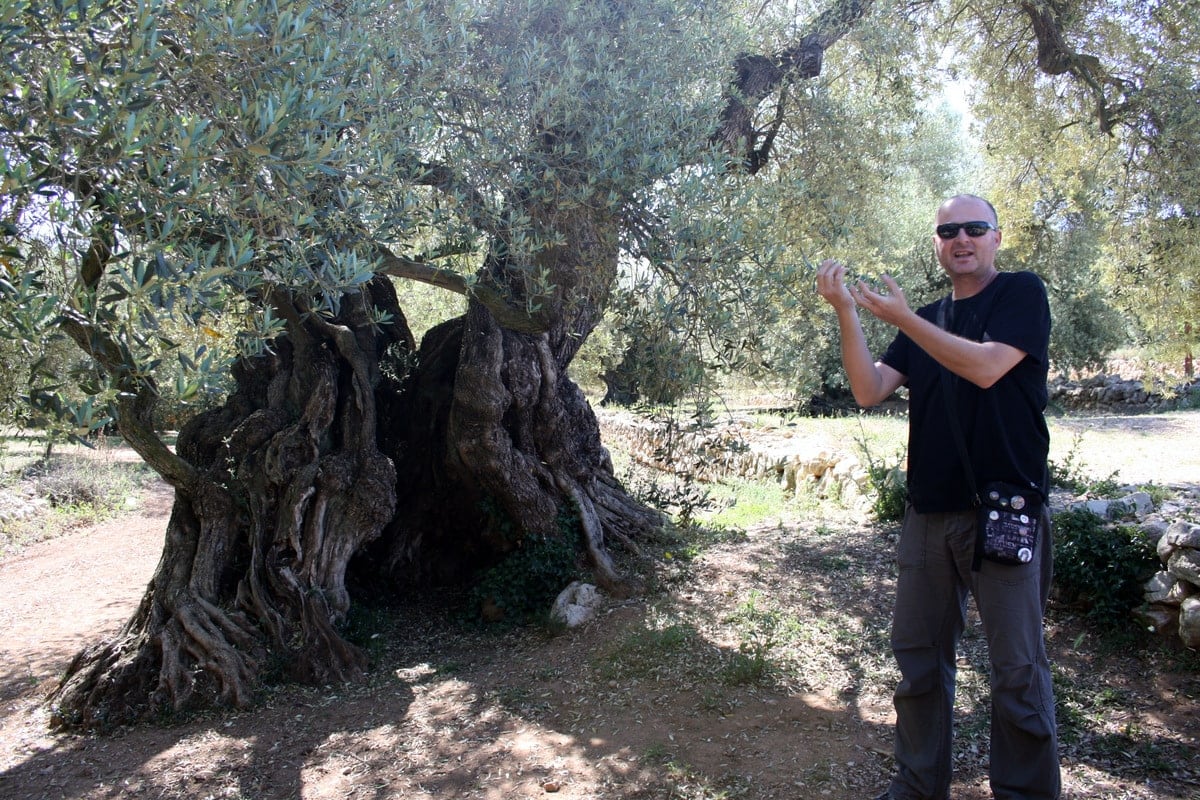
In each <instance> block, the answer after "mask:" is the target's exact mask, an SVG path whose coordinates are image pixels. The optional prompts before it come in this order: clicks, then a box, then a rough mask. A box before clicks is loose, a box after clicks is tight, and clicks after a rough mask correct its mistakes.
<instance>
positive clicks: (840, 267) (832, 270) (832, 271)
mask: <svg viewBox="0 0 1200 800" xmlns="http://www.w3.org/2000/svg"><path fill="white" fill-rule="evenodd" d="M817 294H819V295H821V297H823V298H824V299H825V302H827V303H829V305H831V306H833V308H834V310H835V311H839V312H843V311H852V310H854V305H855V303H854V296H853V295H851V294H850V289H849V288H848V287H847V286H846V267H845V265H844V264H841V263H839V262H837V261H834V260H833V259H831V258H827V259H825V260H824V261H822V262H821V266H820V267H818V268H817Z"/></svg>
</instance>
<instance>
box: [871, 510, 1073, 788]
mask: <svg viewBox="0 0 1200 800" xmlns="http://www.w3.org/2000/svg"><path fill="white" fill-rule="evenodd" d="M1042 523H1043V526H1044V527H1043V528H1042V531H1043V537H1042V538H1041V540H1040V542H1039V545H1038V552H1039V555H1040V558H1034V560H1033V561H1032V562H1030V563H1029V564H1023V565H1020V566H1008V565H1005V564H995V563H992V562H990V561H984V562H983V564H982V565H981V567H980V570H979V571H978V572H973V571H972V570H971V558H972V555H973V553H974V547H975V513H974V512H973V511H964V512H954V513H945V514H918V513H916V512H915V511H914V510H913V509H912V507H911V506H910V507H909V509H908V510H907V512H906V513H905V517H904V526H903V529H902V531H901V534H900V544H899V547H898V551H897V560H898V564H899V570H900V577H899V581H898V583H897V587H896V609H895V615H894V617H893V620H892V652H893V654H894V655H895V657H896V662H897V664H898V665H899V667H900V674H901V680H900V683H899V685H898V686H897V688H896V692H895V696H894V702H895V706H896V743H895V756H896V773H895V775H894V777H893V778H892V783H891V786H890V787H889V792H890V796H891V797H892V798H896V799H897V800H909V799H910V798H919V799H920V800H945V798H947V797H948V796H949V790H950V765H951V738H952V724H953V713H954V679H955V672H956V653H955V649H956V645H957V644H958V640H959V637H960V636H961V634H962V632H963V628H964V626H965V624H966V608H967V592H968V591H969V592H970V593H971V594H972V595H973V596H974V598H975V604H976V607H977V608H978V609H979V614H980V618H981V619H982V622H983V630H984V634H985V636H986V637H987V642H988V654H989V656H990V658H991V664H992V667H991V700H992V709H991V711H992V727H991V751H990V755H991V769H990V777H991V786H992V793H993V795H994V796H995V797H996V798H997V800H1016V798H1022V800H1026V799H1027V798H1028V799H1032V798H1045V799H1046V800H1053V799H1054V798H1057V797H1059V793H1060V785H1061V784H1060V775H1059V761H1058V738H1057V734H1056V730H1055V719H1054V693H1053V687H1052V685H1051V678H1050V663H1049V661H1048V660H1047V658H1046V645H1045V638H1044V636H1043V633H1042V616H1043V613H1044V611H1045V608H1046V600H1047V598H1048V596H1049V591H1050V579H1051V574H1052V571H1053V548H1052V543H1051V538H1050V518H1049V512H1048V511H1046V512H1045V513H1044V514H1043V519H1042Z"/></svg>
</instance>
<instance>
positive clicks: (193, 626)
mask: <svg viewBox="0 0 1200 800" xmlns="http://www.w3.org/2000/svg"><path fill="white" fill-rule="evenodd" d="M370 288H371V291H370V292H369V293H363V294H361V295H358V296H355V297H347V298H345V303H344V305H343V310H342V313H341V315H340V316H339V317H338V318H337V319H336V320H334V321H333V322H320V321H318V320H317V319H315V318H314V317H311V316H310V317H301V316H300V315H299V314H296V313H291V314H290V316H291V321H290V323H289V325H288V333H287V336H286V337H285V338H283V339H281V340H280V341H279V342H277V343H276V347H275V349H274V352H271V353H268V354H265V355H263V356H261V357H258V358H255V359H252V360H248V361H243V362H241V363H240V364H239V365H238V366H237V368H236V369H235V373H234V378H235V380H236V385H237V390H236V392H235V393H234V394H233V395H232V396H231V397H230V398H229V400H228V402H227V403H226V404H225V405H224V406H222V407H221V408H219V409H216V410H214V411H211V412H208V413H205V414H202V415H200V416H198V417H196V418H195V419H193V420H192V421H191V422H190V423H189V424H188V425H187V426H186V427H185V428H184V429H183V430H182V431H180V434H179V439H178V444H177V457H178V459H179V461H180V463H182V464H184V465H188V466H189V467H190V468H189V469H184V468H174V469H172V468H170V467H169V466H163V465H159V467H160V469H159V471H160V472H162V473H163V474H164V475H167V476H168V478H169V479H171V480H172V482H173V483H174V484H175V504H174V508H173V510H172V513H171V518H170V521H169V522H168V525H167V537H166V545H165V548H164V550H163V555H162V559H161V561H160V562H159V565H158V568H157V570H156V571H155V574H154V577H153V579H152V580H151V582H150V585H149V586H148V588H147V590H146V594H145V596H144V597H143V599H142V602H141V605H140V606H139V608H138V610H137V613H136V614H135V615H134V616H133V618H132V619H131V620H130V621H129V622H128V623H127V624H126V625H125V627H124V629H123V630H122V631H121V632H120V633H119V634H118V635H117V636H116V637H114V638H113V639H111V640H108V641H104V642H101V643H99V644H96V645H94V646H92V647H90V648H88V649H86V650H84V651H83V652H81V653H80V654H79V655H78V656H76V658H75V659H74V661H73V662H72V663H71V665H70V667H69V668H68V670H67V673H66V675H65V677H64V678H63V680H62V682H61V683H60V685H59V686H58V688H57V690H56V692H55V693H54V696H53V697H52V698H51V701H52V704H53V707H54V715H53V723H54V724H55V725H56V726H60V727H82V728H104V727H109V726H112V725H116V724H121V723H125V722H129V721H133V720H136V719H139V718H142V717H145V716H148V715H151V714H156V713H162V712H170V711H181V710H185V709H189V708H195V707H203V706H209V705H216V706H235V707H244V706H246V705H247V704H248V703H249V702H250V701H251V698H252V693H253V691H254V689H255V688H256V687H257V686H258V685H259V684H260V683H261V681H262V679H263V677H264V676H265V675H268V674H272V673H275V674H280V673H282V676H283V677H288V678H291V679H294V680H299V681H303V682H310V683H325V682H335V681H342V680H346V679H348V678H353V677H356V676H358V675H360V674H361V673H362V672H363V670H364V669H365V668H366V666H367V662H366V658H365V656H364V654H363V653H362V652H361V651H360V650H359V649H358V648H357V647H355V646H354V645H352V644H350V643H349V642H347V641H345V639H343V638H342V636H341V635H340V634H339V632H338V624H339V622H341V621H342V620H343V619H344V617H345V615H346V612H347V611H348V610H349V608H350V596H349V594H348V592H347V590H346V585H345V575H346V565H347V563H348V562H349V560H350V558H351V556H353V555H354V554H355V553H356V552H358V551H359V550H360V549H361V548H362V546H363V545H364V544H365V543H366V542H368V541H370V540H372V539H374V538H375V537H377V536H378V535H379V534H380V532H381V531H382V530H383V528H384V526H385V525H386V524H387V523H388V522H389V521H390V519H391V518H392V512H393V510H394V507H395V491H394V486H395V469H394V467H393V465H392V462H391V460H390V459H389V458H388V457H387V456H385V455H384V454H383V453H382V452H381V451H380V449H379V447H378V443H377V437H376V393H377V392H379V391H381V390H391V391H395V388H396V386H395V382H394V381H389V379H387V378H385V377H383V376H382V375H381V372H380V369H379V367H380V362H381V360H384V361H386V360H388V359H399V358H401V357H402V356H403V355H404V354H405V353H406V352H408V351H411V349H412V340H411V334H409V333H408V331H407V326H406V325H405V323H404V318H403V316H402V315H401V314H400V310H399V307H398V305H397V303H396V298H395V294H394V292H393V291H392V290H391V287H390V285H389V284H388V283H387V282H386V281H376V282H375V283H373V284H372V286H371V287H370ZM372 303H373V304H374V305H376V306H379V307H382V308H384V309H386V310H389V311H391V312H392V313H393V315H394V316H395V318H396V320H397V323H396V324H394V325H391V326H387V327H386V328H379V329H376V328H373V327H372V325H371V324H370V315H369V313H368V312H369V310H370V309H369V306H370V304H372ZM140 421H142V420H140V419H139V415H138V414H136V413H130V414H128V415H126V416H125V417H123V418H122V421H121V423H122V432H123V433H126V434H127V438H129V439H130V440H131V441H132V442H134V443H135V446H138V444H141V443H144V442H145V440H146V438H147V437H146V436H145V432H144V431H141V430H139V429H138V428H139V422H140ZM143 456H144V457H146V458H147V460H148V461H150V462H151V463H152V464H154V463H155V462H154V459H155V458H161V457H163V454H161V453H158V452H154V451H153V448H152V447H150V446H149V445H147V446H146V449H145V451H144V452H143Z"/></svg>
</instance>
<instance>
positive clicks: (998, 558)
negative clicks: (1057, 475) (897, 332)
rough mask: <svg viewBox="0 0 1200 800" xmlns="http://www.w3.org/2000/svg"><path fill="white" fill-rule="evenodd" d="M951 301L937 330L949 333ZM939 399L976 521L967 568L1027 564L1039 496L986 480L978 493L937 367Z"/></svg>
mask: <svg viewBox="0 0 1200 800" xmlns="http://www.w3.org/2000/svg"><path fill="white" fill-rule="evenodd" d="M950 302H951V299H950V297H949V296H947V297H946V298H945V299H944V300H943V301H942V303H941V305H939V306H938V315H937V324H938V327H939V328H941V329H943V330H946V331H949V328H948V327H947V324H946V320H947V315H948V311H949V308H950ZM939 369H941V379H942V396H943V397H944V398H945V400H946V416H947V418H948V419H949V421H950V430H951V432H952V433H953V434H954V443H955V445H956V446H957V447H958V456H959V458H960V459H961V460H962V465H963V472H964V474H965V475H966V477H967V488H968V489H970V491H971V496H972V498H973V500H972V502H973V503H974V505H975V507H976V509H977V514H978V519H977V521H976V526H975V529H976V534H975V537H976V538H975V557H974V560H973V562H972V564H971V568H972V569H974V570H976V571H978V570H979V566H980V563H981V562H982V559H985V558H986V559H987V560H989V561H995V562H997V563H1000V564H1028V563H1029V562H1030V561H1032V560H1033V554H1034V552H1035V551H1036V550H1037V545H1038V534H1039V528H1040V527H1041V518H1042V497H1041V495H1040V494H1039V493H1038V492H1037V491H1036V490H1034V489H1024V488H1022V487H1020V486H1016V485H1013V484H1011V483H1005V482H1004V481H990V482H988V483H985V484H984V485H983V491H982V492H980V491H979V490H978V488H976V484H975V471H974V470H973V469H972V468H971V458H970V456H969V455H968V453H967V443H966V440H965V438H964V437H963V432H962V427H961V426H960V425H959V422H958V409H957V408H956V406H955V403H954V392H953V388H954V387H953V380H954V376H952V375H951V374H950V370H948V369H946V368H945V367H943V366H940V365H939Z"/></svg>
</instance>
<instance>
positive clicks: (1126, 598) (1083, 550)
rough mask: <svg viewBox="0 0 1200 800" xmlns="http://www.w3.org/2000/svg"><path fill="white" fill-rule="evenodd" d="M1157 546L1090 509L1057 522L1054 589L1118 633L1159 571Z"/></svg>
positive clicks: (1060, 517)
mask: <svg viewBox="0 0 1200 800" xmlns="http://www.w3.org/2000/svg"><path fill="white" fill-rule="evenodd" d="M1158 564H1159V562H1158V556H1157V554H1156V553H1155V550H1154V546H1153V545H1152V544H1151V543H1150V541H1149V540H1148V539H1146V537H1145V536H1144V535H1142V533H1141V532H1140V531H1138V530H1137V528H1134V527H1132V526H1128V525H1112V524H1107V523H1106V522H1105V520H1104V519H1102V518H1101V517H1099V516H1097V515H1096V514H1093V513H1092V512H1090V511H1088V510H1087V509H1073V510H1070V511H1063V512H1061V513H1059V514H1056V515H1055V517H1054V585H1055V587H1056V588H1057V589H1058V591H1059V593H1060V597H1061V599H1063V600H1065V601H1066V602H1071V603H1080V604H1082V605H1084V606H1085V607H1086V608H1087V618H1088V620H1090V621H1091V622H1093V623H1095V624H1096V625H1097V626H1099V627H1101V628H1105V629H1117V628H1119V627H1120V626H1122V625H1123V624H1124V623H1125V622H1127V621H1128V619H1129V614H1130V611H1131V610H1132V609H1133V608H1134V607H1135V606H1137V605H1138V604H1139V603H1140V602H1141V599H1142V585H1143V584H1144V582H1145V581H1146V579H1147V578H1149V577H1150V576H1151V575H1152V574H1153V573H1154V571H1155V570H1156V569H1157V568H1158Z"/></svg>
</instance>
